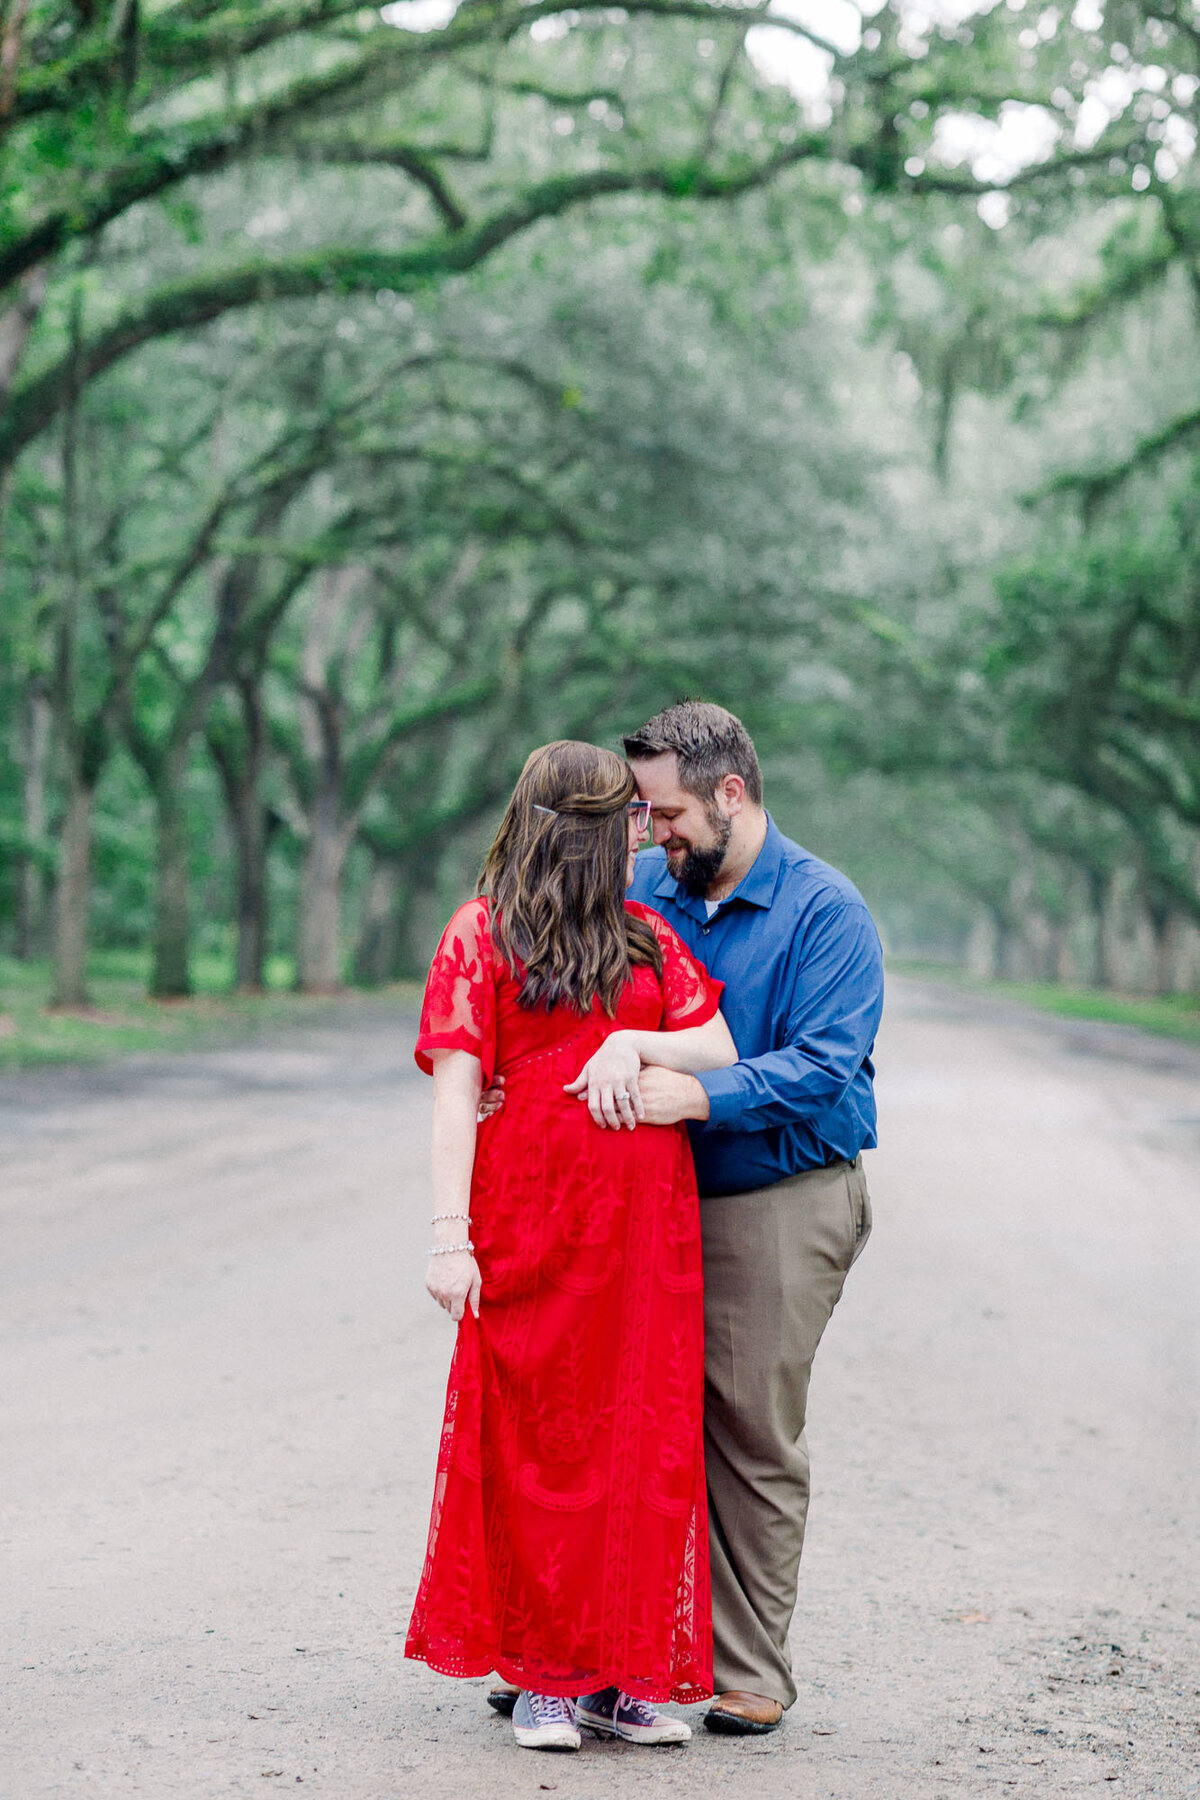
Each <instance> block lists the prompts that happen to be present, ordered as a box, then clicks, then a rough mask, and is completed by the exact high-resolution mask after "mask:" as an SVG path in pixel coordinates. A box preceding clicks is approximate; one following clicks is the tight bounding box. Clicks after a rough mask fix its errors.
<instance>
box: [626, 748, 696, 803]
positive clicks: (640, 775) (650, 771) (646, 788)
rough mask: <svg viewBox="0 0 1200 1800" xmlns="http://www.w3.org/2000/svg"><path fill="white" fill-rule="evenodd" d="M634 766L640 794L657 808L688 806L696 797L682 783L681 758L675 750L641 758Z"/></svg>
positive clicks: (634, 777) (635, 779) (634, 775)
mask: <svg viewBox="0 0 1200 1800" xmlns="http://www.w3.org/2000/svg"><path fill="white" fill-rule="evenodd" d="M632 767H633V779H634V781H635V782H636V783H637V790H638V793H639V795H640V796H641V798H642V799H643V800H649V801H650V803H651V805H652V806H654V807H656V808H664V807H678V806H686V805H687V803H688V801H689V800H691V799H694V797H695V796H694V795H691V794H689V793H688V791H687V789H686V788H684V787H682V786H681V785H680V781H679V758H678V757H677V756H676V754H675V752H674V750H667V751H664V753H663V754H662V755H661V756H651V757H646V758H643V759H640V760H639V761H637V762H635V763H634V764H633V765H632Z"/></svg>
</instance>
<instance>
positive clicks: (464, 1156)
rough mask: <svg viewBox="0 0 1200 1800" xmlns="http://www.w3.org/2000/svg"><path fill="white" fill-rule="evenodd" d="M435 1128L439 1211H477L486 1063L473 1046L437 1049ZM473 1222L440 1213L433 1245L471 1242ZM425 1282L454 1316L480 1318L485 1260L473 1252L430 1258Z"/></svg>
mask: <svg viewBox="0 0 1200 1800" xmlns="http://www.w3.org/2000/svg"><path fill="white" fill-rule="evenodd" d="M430 1059H431V1061H432V1063H433V1131H432V1135H431V1145H430V1164H431V1171H432V1176H433V1211H434V1214H435V1215H438V1214H444V1213H448V1214H452V1215H453V1214H464V1215H465V1214H468V1213H469V1212H470V1210H471V1172H472V1170H473V1168H474V1166H475V1130H476V1119H477V1116H478V1112H479V1096H480V1093H481V1092H482V1089H483V1066H482V1064H481V1063H480V1061H479V1058H478V1057H477V1056H472V1055H471V1053H470V1051H469V1050H434V1051H432V1052H431V1053H430ZM469 1237H470V1226H469V1224H468V1222H467V1219H466V1218H465V1217H461V1218H460V1217H449V1218H441V1217H435V1219H434V1223H433V1240H432V1241H433V1244H434V1246H435V1247H436V1246H437V1245H439V1244H465V1243H466V1242H467V1241H468V1239H469ZM425 1286H426V1287H427V1288H428V1290H429V1292H430V1293H431V1294H432V1295H433V1298H434V1299H435V1300H436V1301H437V1303H438V1305H439V1306H444V1307H445V1309H446V1311H447V1312H448V1313H449V1314H450V1317H451V1318H452V1319H461V1318H462V1316H463V1311H464V1309H465V1307H466V1306H468V1305H469V1306H470V1308H471V1311H472V1312H473V1313H475V1314H476V1315H477V1316H478V1313H479V1293H480V1286H481V1278H480V1273H479V1264H478V1263H477V1262H476V1261H475V1258H474V1255H473V1254H472V1253H471V1252H470V1251H469V1250H450V1251H447V1252H445V1253H443V1254H442V1255H440V1256H431V1257H430V1258H429V1267H428V1269H427V1271H426V1274H425Z"/></svg>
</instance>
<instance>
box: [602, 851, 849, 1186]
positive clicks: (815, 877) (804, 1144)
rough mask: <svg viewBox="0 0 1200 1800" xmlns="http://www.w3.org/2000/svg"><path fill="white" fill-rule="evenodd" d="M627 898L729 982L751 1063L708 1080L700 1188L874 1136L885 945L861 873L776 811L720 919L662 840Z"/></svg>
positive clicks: (831, 1158) (829, 1155)
mask: <svg viewBox="0 0 1200 1800" xmlns="http://www.w3.org/2000/svg"><path fill="white" fill-rule="evenodd" d="M629 897H630V899H631V900H641V901H642V902H644V904H645V905H647V906H653V907H654V908H655V909H656V911H658V912H660V913H661V914H662V915H663V917H664V918H665V919H666V920H667V921H668V923H669V924H670V925H672V926H673V927H674V929H675V930H676V931H677V932H678V933H679V935H680V937H681V938H682V939H683V940H684V942H685V943H686V944H687V946H688V948H689V949H690V950H691V951H692V952H693V954H694V955H695V956H696V957H698V958H699V960H700V961H701V962H702V963H704V964H705V965H706V967H707V968H708V969H709V970H710V971H711V973H712V974H714V975H716V976H718V977H719V979H720V980H722V981H723V982H724V983H725V994H724V997H723V999H722V1002H721V1010H722V1012H723V1013H724V1014H725V1018H726V1020H727V1021H728V1024H729V1029H730V1031H731V1032H732V1033H733V1041H734V1043H735V1044H736V1045H737V1051H738V1058H739V1060H738V1061H737V1062H736V1063H734V1065H733V1066H732V1068H728V1069H714V1070H712V1071H711V1072H710V1073H709V1074H706V1075H701V1076H700V1077H699V1079H700V1081H701V1082H702V1083H703V1084H704V1087H705V1088H706V1089H707V1092H708V1100H709V1109H710V1110H709V1116H708V1119H707V1120H706V1121H705V1122H704V1123H703V1124H693V1125H691V1126H689V1130H690V1132H691V1137H692V1149H693V1151H694V1153H695V1158H696V1178H697V1181H698V1182H699V1186H700V1192H701V1193H702V1194H737V1193H743V1192H745V1191H746V1190H747V1189H748V1188H757V1187H766V1186H767V1185H768V1184H769V1183H771V1182H773V1181H781V1180H783V1179H784V1177H785V1176H788V1175H796V1174H799V1173H800V1171H801V1170H802V1169H814V1168H821V1167H823V1166H824V1165H825V1164H827V1163H830V1162H835V1161H836V1160H837V1159H838V1158H839V1157H843V1156H844V1157H845V1158H846V1159H847V1160H848V1161H853V1159H854V1158H855V1157H856V1156H857V1155H858V1153H859V1151H860V1150H863V1149H869V1148H870V1147H871V1146H873V1145H874V1143H875V1095H874V1090H873V1087H872V1080H873V1077H874V1073H875V1071H874V1068H873V1067H872V1064H871V1050H872V1048H873V1045H874V1040H875V1033H876V1031H877V1030H878V1028H879V1019H880V1015H881V1013H882V1011H883V954H882V951H881V948H880V943H879V934H878V933H877V931H876V930H875V926H874V923H873V921H872V919H871V915H870V913H869V912H868V911H867V907H866V903H865V901H864V900H863V898H862V895H861V894H860V893H859V892H858V889H857V888H856V887H855V886H854V884H853V883H852V882H850V881H847V879H846V877H845V876H844V875H840V874H839V873H838V871H837V870H836V869H832V868H830V866H829V864H828V863H823V862H821V861H820V860H819V859H818V858H817V857H815V856H810V855H809V853H808V851H807V850H802V849H801V848H800V846H799V844H793V843H792V842H791V841H790V840H789V839H788V838H785V837H784V835H783V833H782V832H781V831H779V830H778V828H777V827H776V825H775V824H774V822H773V821H772V820H771V819H770V818H769V817H768V820H767V836H766V841H765V842H764V844H763V847H762V849H761V850H760V851H759V853H758V856H757V858H756V859H755V861H754V863H753V865H752V866H751V868H750V869H749V870H747V872H746V874H745V876H744V877H743V878H742V880H741V882H740V883H739V885H738V886H737V887H736V888H735V889H734V891H733V893H732V894H730V895H729V896H728V898H727V899H725V900H722V902H721V904H720V906H719V907H718V909H717V911H716V912H715V913H714V914H713V916H712V917H711V918H709V916H708V910H707V907H706V905H705V903H704V901H703V900H702V899H700V898H699V897H697V896H695V895H692V894H687V893H684V892H682V891H681V889H680V888H679V885H678V883H677V882H676V881H675V880H674V879H673V877H672V876H671V875H670V874H669V873H668V871H667V866H666V855H665V852H664V851H662V850H661V849H653V850H644V851H642V853H641V854H640V855H639V857H638V859H637V863H636V865H635V867H634V876H633V884H632V886H631V887H630V889H629Z"/></svg>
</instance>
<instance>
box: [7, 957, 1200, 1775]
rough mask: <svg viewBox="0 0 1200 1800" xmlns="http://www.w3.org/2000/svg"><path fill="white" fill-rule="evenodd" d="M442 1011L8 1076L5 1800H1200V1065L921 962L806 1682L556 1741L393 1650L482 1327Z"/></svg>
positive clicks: (837, 1343) (828, 1416)
mask: <svg viewBox="0 0 1200 1800" xmlns="http://www.w3.org/2000/svg"><path fill="white" fill-rule="evenodd" d="M412 1031H413V1022H412V1019H411V1018H410V1017H409V1016H407V1015H406V1014H405V1013H404V1012H403V1011H396V1012H394V1013H391V1012H388V1011H386V1010H384V1009H382V1008H381V1007H380V1006H378V1005H375V1006H364V1005H361V1004H356V1003H348V1004H347V1005H346V1007H345V1008H344V1009H341V1010H340V1011H338V1012H337V1013H336V1014H334V1015H331V1017H330V1018H329V1020H328V1021H327V1022H325V1023H323V1024H321V1025H319V1026H316V1027H310V1028H308V1029H306V1030H304V1031H303V1032H297V1033H296V1034H295V1035H291V1036H287V1037H281V1038H279V1039H277V1040H274V1041H271V1042H269V1043H257V1044H255V1045H253V1046H252V1047H241V1048H237V1049H228V1050H223V1051H214V1052H209V1053H205V1054H196V1055H189V1056H186V1057H180V1058H178V1059H177V1060H171V1061H166V1060H164V1061H153V1060H149V1059H143V1060H135V1061H124V1062H118V1063H114V1064H110V1065H108V1066H107V1067H104V1068H101V1069H93V1070H77V1071H57V1072H53V1073H48V1074H42V1075H37V1076H31V1075H27V1076H21V1077H14V1078H9V1079H7V1080H6V1081H4V1082H0V1171H2V1173H0V1188H2V1196H3V1200H2V1211H3V1219H4V1255H3V1259H2V1267H0V1284H2V1289H3V1301H2V1305H0V1418H2V1421H3V1444H4V1446H5V1448H4V1455H3V1472H4V1479H3V1496H2V1498H3V1507H2V1521H0V1535H2V1536H3V1538H4V1541H5V1551H6V1566H7V1569H8V1571H9V1574H8V1579H7V1581H6V1583H5V1586H6V1590H7V1593H6V1603H5V1605H4V1607H3V1609H2V1612H0V1644H2V1646H3V1654H4V1664H5V1677H4V1722H3V1732H2V1737H0V1794H3V1795H4V1796H5V1797H6V1800H42V1797H43V1796H51V1795H55V1796H57V1795H64V1796H70V1797H72V1800H75V1797H79V1800H104V1797H107V1796H110V1795H111V1796H123V1795H128V1794H139V1795H146V1796H148V1797H150V1800H173V1797H174V1796H177V1795H178V1796H185V1795H186V1796H188V1800H209V1797H210V1796H217V1795H228V1794H236V1795H242V1796H249V1795H253V1796H262V1797H264V1800H265V1797H269V1796H270V1795H272V1794H279V1793H281V1792H283V1791H284V1790H286V1791H288V1792H294V1790H295V1788H296V1787H297V1786H299V1785H303V1786H304V1788H305V1791H306V1793H311V1794H313V1795H326V1796H329V1797H330V1800H400V1797H405V1796H410V1795H411V1796H441V1795H454V1796H456V1797H458V1796H475V1795H479V1796H487V1800H510V1797H517V1796H520V1797H525V1796H529V1797H530V1800H536V1797H537V1796H539V1795H540V1794H542V1793H543V1792H554V1791H557V1793H558V1794H559V1796H561V1797H562V1800H608V1797H610V1796H611V1797H612V1800H637V1797H639V1796H646V1795H650V1794H654V1795H663V1796H668V1797H671V1800H674V1797H676V1796H678V1797H680V1800H682V1797H688V1800H691V1797H693V1796H695V1797H696V1800H701V1797H703V1800H708V1797H709V1796H711V1795H713V1794H715V1793H716V1792H717V1791H718V1790H724V1791H725V1792H726V1793H729V1794H731V1795H734V1796H746V1797H747V1800H749V1797H750V1796H754V1797H755V1800H757V1797H758V1796H763V1797H764V1800H776V1797H778V1800H783V1797H784V1796H787V1797H788V1800H791V1797H792V1796H813V1797H814V1800H816V1797H824V1796H830V1797H831V1800H876V1797H878V1800H901V1797H905V1800H907V1797H908V1796H916V1797H919V1800H924V1797H925V1796H942V1795H962V1796H967V1795H971V1796H974V1795H991V1794H1010V1793H1012V1794H1018V1795H1022V1796H1024V1795H1039V1796H1051V1795H1062V1794H1068V1793H1069V1794H1072V1795H1074V1794H1077V1793H1083V1792H1088V1793H1104V1794H1109V1795H1116V1796H1122V1795H1124V1796H1131V1795H1155V1796H1170V1797H1172V1800H1174V1797H1175V1796H1184V1795H1200V1729H1198V1723H1200V1431H1198V1427H1197V1365H1198V1355H1197V1350H1198V1340H1200V1056H1197V1055H1196V1054H1195V1053H1193V1052H1190V1051H1188V1050H1185V1049H1182V1048H1180V1047H1177V1046H1173V1045H1170V1044H1167V1043H1165V1042H1162V1041H1157V1040H1153V1039H1149V1038H1145V1037H1142V1036H1140V1035H1138V1034H1137V1033H1135V1032H1128V1031H1123V1030H1120V1029H1115V1028H1094V1027H1085V1026H1079V1025H1071V1024H1066V1023H1063V1022H1059V1021H1055V1020H1052V1019H1048V1018H1046V1017H1043V1016H1039V1015H1035V1014H1033V1013H1027V1012H1024V1011H1021V1010H1018V1009H1015V1008H1006V1007H1003V1006H998V1005H993V1004H989V1003H987V1002H984V1001H980V1000H976V999H970V998H966V997H963V996H961V995H958V994H956V993H955V992H954V991H953V990H951V989H949V988H939V987H936V986H933V985H923V984H919V983H914V982H910V981H900V980H896V981H894V982H893V984H892V994H891V1000H890V1005H889V1012H888V1017H887V1022H886V1025H885V1030H884V1034H883V1038H882V1042H881V1047H880V1099H881V1113H882V1134H881V1135H882V1140H883V1148H882V1149H880V1150H879V1151H878V1152H876V1153H875V1154H874V1155H873V1156H872V1157H871V1159H870V1170H869V1172H870V1179H871V1186H872V1192H873V1196H874V1202H875V1219H876V1224H875V1233H874V1237H873V1239H872V1242H871V1244H870V1246H869V1248H868V1250H867V1253H866V1254H865V1255H864V1257H863V1258H862V1260H861V1262H860V1263H859V1264H858V1266H857V1268H856V1269H855V1272H854V1275H853V1277H852V1279H851V1282H850V1284H849V1286H848V1288H847V1292H846V1295H845V1298H844V1300H843V1302H842V1304H841V1306H840V1307H839V1309H838V1312H837V1314H836V1315H835V1317H834V1320H833V1323H832V1325H831V1327H830V1330H829V1333H828V1336H827V1338H826V1341H825V1344H824V1346H823V1348H822V1351H821V1354H820V1357H819V1358H818V1363H817V1372H816V1376H815V1379H814V1384H813V1399H812V1408H811V1410H812V1418H811V1422H810V1433H811V1440H812V1453H813V1462H814V1471H815V1483H816V1496H815V1500H814V1504H813V1511H812V1518H811V1524H810V1534H809V1544H808V1549H807V1551H806V1557H805V1573H804V1578H803V1584H802V1590H801V1603H800V1608H799V1611H798V1614H797V1619H796V1624H795V1630H794V1645H795V1658H796V1665H797V1670H798V1674H799V1685H800V1699H799V1701H798V1703H797V1705H796V1706H795V1707H794V1709H793V1710H792V1712H791V1713H790V1714H789V1715H788V1718H787V1721H786V1723H785V1725H784V1727H783V1729H782V1730H780V1731H778V1732H776V1733H775V1734H774V1735H773V1736H771V1737H768V1738H765V1739H761V1740H757V1741H731V1740H727V1739H718V1738H714V1737H711V1736H709V1735H707V1734H706V1733H704V1732H702V1731H698V1732H697V1735H696V1738H695V1740H694V1742H693V1743H692V1744H691V1745H690V1746H688V1747H687V1748H686V1749H683V1750H660V1751H649V1750H645V1749H637V1748H634V1747H632V1746H626V1745H606V1744H600V1743H588V1744H586V1745H585V1748H584V1750H583V1752H582V1753H581V1754H580V1755H578V1756H575V1757H563V1756H548V1755H533V1754H531V1753H529V1752H524V1751H519V1750H517V1749H516V1748H515V1746H514V1745H513V1743H512V1741H511V1737H510V1735H509V1732H508V1728H507V1726H506V1725H504V1724H503V1723H502V1722H501V1721H500V1720H498V1719H497V1718H495V1717H494V1716H493V1715H492V1714H491V1713H490V1712H489V1711H488V1710H487V1708H486V1707H485V1706H484V1704H483V1697H482V1694H483V1685H484V1684H482V1683H477V1682H457V1683H456V1682H451V1681H448V1680H444V1679H442V1678H441V1677H438V1676H434V1675H432V1674H430V1673H429V1672H428V1671H427V1670H425V1669H423V1668H421V1667H418V1666H416V1665H413V1664H409V1663H405V1662H404V1660H403V1658H402V1654H401V1651H402V1645H403V1634H404V1628H405V1625H406V1623H407V1616H408V1609H409V1605H410V1603H411V1599H412V1594H413V1589H414V1584H415V1581H416V1578H417V1575H418V1573H419V1570H420V1565H421V1556H422V1550H423V1544H424V1536H425V1528H426V1521H427V1516H428V1505H429V1497H430V1489H431V1482H432V1472H433V1462H434V1453H435V1444H436V1439H437V1432H438V1424H439V1417H440V1406H441V1400H442V1393H443V1387H444V1380H445V1370H446V1365H447V1361H448V1358H449V1352H450V1344H451V1336H452V1327H451V1326H450V1324H449V1321H448V1320H447V1319H446V1318H445V1317H444V1315H442V1314H441V1313H439V1312H438V1311H437V1310H436V1309H435V1307H434V1306H433V1304H432V1302H430V1301H429V1300H427V1299H426V1297H425V1296H424V1293H423V1291H422V1288H421V1274H422V1269H423V1250H424V1246H425V1244H426V1241H427V1239H426V1233H427V1223H426V1220H427V1215H428V1211H429V1207H428V1204H427V1189H426V1178H425V1136H426V1129H427V1120H428V1109H429V1101H430V1091H429V1085H428V1083H426V1082H425V1081H424V1080H423V1078H422V1077H421V1076H419V1075H418V1074H417V1073H416V1071H415V1069H414V1067H413V1064H412V1062H411V1058H410V1046H411V1040H412ZM693 1720H694V1722H695V1723H697V1724H698V1722H699V1713H698V1712H697V1713H695V1714H693Z"/></svg>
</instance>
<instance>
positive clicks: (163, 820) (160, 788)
mask: <svg viewBox="0 0 1200 1800" xmlns="http://www.w3.org/2000/svg"><path fill="white" fill-rule="evenodd" d="M183 775H184V771H183V769H182V768H180V767H179V766H178V764H177V762H176V761H175V760H174V759H171V760H169V761H168V763H167V767H166V769H165V771H164V773H163V777H162V779H161V780H160V781H159V782H157V783H156V786H155V793H154V803H155V808H156V811H157V815H158V819H157V824H158V894H157V898H156V901H155V911H154V967H153V970H152V972H151V975H150V997H151V999H153V1000H179V999H182V998H184V996H186V995H187V994H190V993H191V991H192V988H191V982H190V980H189V977H188V939H189V922H188V843H187V812H186V808H185V806H184V796H183Z"/></svg>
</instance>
